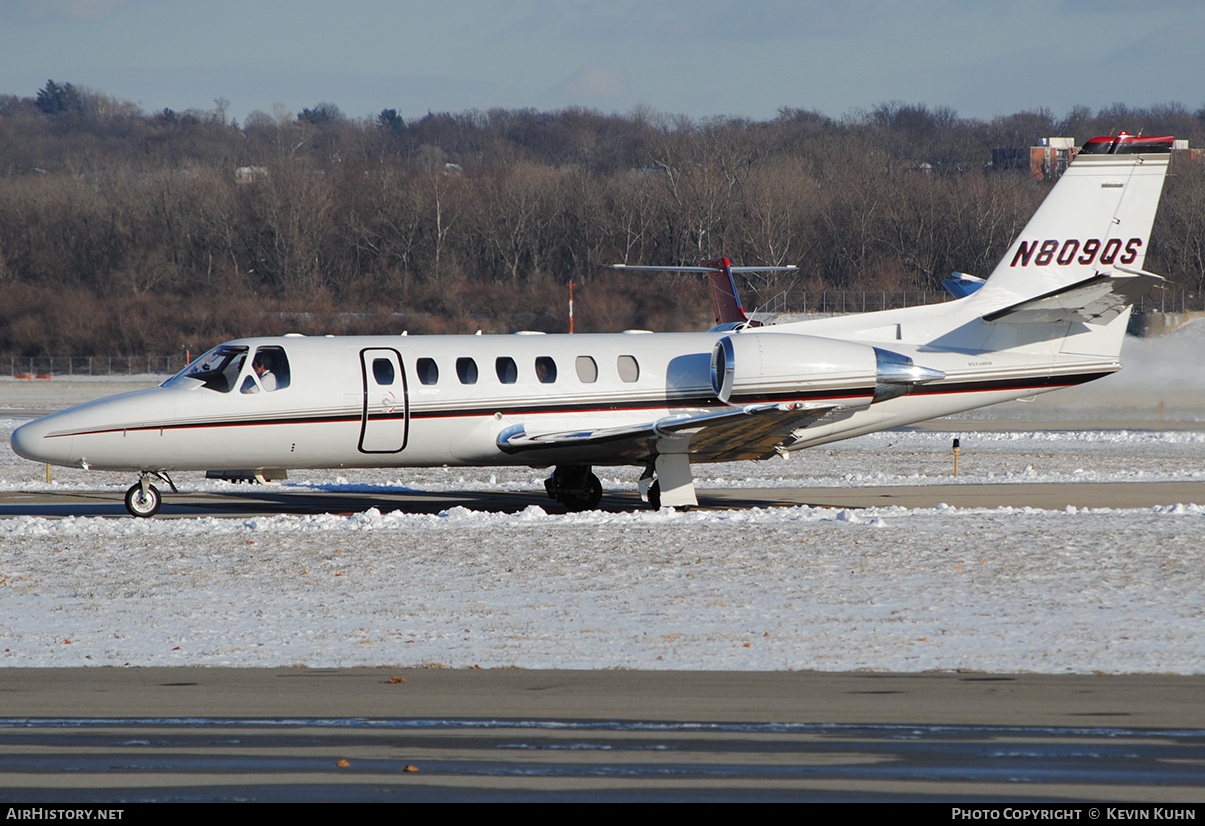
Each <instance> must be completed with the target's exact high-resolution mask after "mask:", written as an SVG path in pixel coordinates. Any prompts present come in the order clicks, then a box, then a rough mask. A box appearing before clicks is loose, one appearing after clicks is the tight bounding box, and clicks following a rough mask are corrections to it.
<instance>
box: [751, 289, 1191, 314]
mask: <svg viewBox="0 0 1205 826" xmlns="http://www.w3.org/2000/svg"><path fill="white" fill-rule="evenodd" d="M952 300H953V296H951V295H950V294H949V293H948V292H946V291H945V290H944V289H942V290H787V291H784V292H780V293H778V294H777V295H775V296H773V297H772V298H770V299H769V300H768V301H765V302H764V303H763V304H762V305H761V306H758V307H757V309H756V310H755V312H758V313H763V314H765V315H780V314H782V313H792V314H795V313H799V314H808V315H842V314H844V313H869V312H875V311H877V310H894V309H898V308H900V307H911V306H915V305H918V304H941V303H943V302H946V301H952ZM750 303H751V302H750ZM1136 309H1137V311H1138V312H1142V313H1186V312H1193V311H1201V310H1205V293H1203V292H1202V291H1200V290H1191V289H1166V290H1156V291H1155V292H1154V293H1153V294H1152V295H1149V296H1146V297H1145V298H1143V299H1141V300H1140V301H1139V302H1138V305H1137V307H1136Z"/></svg>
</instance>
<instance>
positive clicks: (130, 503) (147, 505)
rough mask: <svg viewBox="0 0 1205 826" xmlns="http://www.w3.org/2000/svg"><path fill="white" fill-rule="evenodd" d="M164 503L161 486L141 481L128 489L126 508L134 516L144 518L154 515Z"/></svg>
mask: <svg viewBox="0 0 1205 826" xmlns="http://www.w3.org/2000/svg"><path fill="white" fill-rule="evenodd" d="M162 504H163V496H162V494H160V493H159V488H157V487H155V486H154V485H152V484H145V485H144V484H143V483H142V482H139V483H138V484H137V485H134V486H133V487H131V488H130V489H129V490H127V491H126V510H128V511H129V512H130V513H131V514H132V515H134V516H141V517H143V518H144V519H145V518H149V517H151V516H154V515H155V514H157V513H158V512H159V507H160V506H161V505H162Z"/></svg>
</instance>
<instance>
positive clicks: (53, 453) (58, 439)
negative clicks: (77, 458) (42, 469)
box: [9, 417, 73, 465]
mask: <svg viewBox="0 0 1205 826" xmlns="http://www.w3.org/2000/svg"><path fill="white" fill-rule="evenodd" d="M49 418H51V417H46V418H43V419H36V420H34V421H32V422H29V423H28V424H23V425H21V426H20V427H18V428H17V429H16V430H14V431H13V435H12V438H11V439H9V444H11V445H12V448H13V452H14V453H16V454H17V455H18V456H21V457H23V458H25V459H31V460H33V461H35V462H47V463H49V464H52V465H69V464H71V463H72V462H71V442H72V439H73V437H71V436H51V435H50V433H51V429H52V423H51V422H49V421H48V419H49Z"/></svg>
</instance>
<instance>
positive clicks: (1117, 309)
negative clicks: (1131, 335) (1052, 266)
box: [983, 270, 1163, 324]
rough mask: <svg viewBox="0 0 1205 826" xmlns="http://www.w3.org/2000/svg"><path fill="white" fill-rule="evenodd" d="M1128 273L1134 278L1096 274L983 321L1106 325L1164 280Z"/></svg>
mask: <svg viewBox="0 0 1205 826" xmlns="http://www.w3.org/2000/svg"><path fill="white" fill-rule="evenodd" d="M1129 272H1132V273H1133V274H1132V275H1113V274H1110V273H1097V274H1096V275H1094V276H1092V277H1091V278H1088V279H1085V280H1083V281H1080V282H1078V283H1075V284H1069V285H1067V286H1066V287H1061V288H1059V289H1057V290H1053V291H1051V292H1048V293H1046V294H1044V295H1040V296H1037V297H1036V298H1031V299H1028V300H1026V301H1021V302H1019V303H1017V304H1013V305H1012V306H1010V307H1005V308H1004V309H1002V310H996V311H995V312H991V313H988V314H987V315H985V316H984V317H983V320H984V321H1004V322H1006V323H1009V324H1055V323H1059V322H1068V321H1079V322H1083V323H1084V324H1108V323H1109V322H1110V321H1112V320H1113V319H1115V318H1117V317H1118V316H1119V315H1121V314H1122V313H1123V312H1125V309H1126V308H1127V307H1129V306H1131V305H1133V304H1134V302H1136V301H1138V300H1139V299H1140V298H1143V297H1144V296H1146V295H1147V294H1149V293H1150V292H1151V290H1153V289H1154V288H1155V287H1156V286H1158V285H1159V284H1160V283H1162V282H1163V278H1162V277H1161V276H1158V275H1155V274H1154V273H1149V272H1145V271H1141V270H1133V271H1129Z"/></svg>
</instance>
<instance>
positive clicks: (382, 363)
mask: <svg viewBox="0 0 1205 826" xmlns="http://www.w3.org/2000/svg"><path fill="white" fill-rule="evenodd" d="M372 377H373V379H374V380H375V381H376V383H377V384H379V385H381V386H382V387H388V386H389V385H391V384H393V380H394V378H396V374H395V373H394V370H393V362H392V361H390V360H389V359H373V360H372Z"/></svg>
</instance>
